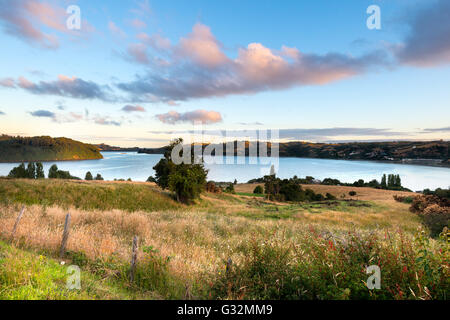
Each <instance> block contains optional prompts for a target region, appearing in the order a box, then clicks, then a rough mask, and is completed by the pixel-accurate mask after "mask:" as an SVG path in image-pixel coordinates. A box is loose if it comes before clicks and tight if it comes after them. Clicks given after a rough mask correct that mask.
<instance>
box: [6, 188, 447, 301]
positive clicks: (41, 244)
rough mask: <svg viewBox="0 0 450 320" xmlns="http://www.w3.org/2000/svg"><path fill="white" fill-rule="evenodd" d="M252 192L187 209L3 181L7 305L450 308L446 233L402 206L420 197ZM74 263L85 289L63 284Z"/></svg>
mask: <svg viewBox="0 0 450 320" xmlns="http://www.w3.org/2000/svg"><path fill="white" fill-rule="evenodd" d="M255 186H256V185H255V184H252V185H248V184H241V185H239V184H238V185H237V186H236V187H235V189H236V194H235V195H233V194H225V193H221V194H213V193H204V194H202V196H201V199H200V200H197V201H196V203H195V204H194V205H183V204H179V203H177V202H176V201H175V200H174V199H173V198H172V196H171V195H170V194H168V193H166V192H164V191H162V190H160V189H159V188H158V187H157V186H156V185H154V184H152V183H137V182H106V181H90V182H87V181H69V180H22V179H0V239H1V240H0V299H448V296H449V293H450V282H449V258H450V251H449V243H448V235H446V236H442V237H441V238H430V237H429V235H428V231H427V230H426V229H425V228H424V227H423V226H422V224H421V221H420V218H419V217H418V216H417V215H415V214H413V213H411V212H410V211H409V209H408V208H409V205H408V204H406V203H400V202H396V201H395V200H394V199H393V196H394V195H399V196H402V195H409V196H410V195H411V193H405V192H397V191H388V190H376V189H370V188H352V187H340V186H322V185H308V186H305V187H308V188H311V189H313V190H314V191H315V192H319V193H322V194H324V195H325V194H326V193H331V194H333V195H334V196H335V197H336V198H337V199H336V200H332V201H320V202H310V203H308V202H304V203H278V202H272V201H268V200H266V199H264V198H263V197H260V196H252V194H251V193H252V191H253V189H254V187H255ZM352 190H355V191H356V192H357V193H356V195H355V196H350V195H349V192H350V191H352ZM23 205H25V211H24V215H23V218H22V220H21V221H20V223H19V225H18V228H17V231H16V234H15V236H14V238H12V237H11V230H12V229H13V226H14V223H15V221H16V218H17V215H18V213H19V212H20V209H21V208H22V206H23ZM68 212H70V214H71V217H72V223H71V229H70V230H71V231H70V236H69V240H68V243H67V248H66V250H67V252H66V255H65V257H64V258H63V259H60V258H59V257H58V252H59V245H60V242H61V235H62V232H63V228H64V219H65V216H66V214H67V213H68ZM134 236H138V238H139V250H138V259H137V261H138V263H137V269H136V275H135V279H134V281H133V282H130V281H129V278H128V274H129V269H130V259H131V244H132V239H133V237H134ZM62 262H63V264H62ZM71 264H74V265H78V266H79V267H80V268H81V275H82V279H81V290H75V291H74V290H67V289H66V287H65V286H66V283H65V277H66V275H65V270H66V269H65V268H66V267H67V266H68V265H71ZM375 264H376V265H379V266H380V269H381V289H379V290H370V289H368V288H367V286H366V283H365V282H366V280H367V278H368V277H369V275H368V274H366V267H367V266H369V265H375ZM227 265H228V267H227Z"/></svg>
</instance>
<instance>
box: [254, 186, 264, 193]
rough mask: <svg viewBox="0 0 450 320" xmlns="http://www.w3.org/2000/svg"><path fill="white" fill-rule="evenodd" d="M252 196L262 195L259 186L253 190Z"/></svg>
mask: <svg viewBox="0 0 450 320" xmlns="http://www.w3.org/2000/svg"><path fill="white" fill-rule="evenodd" d="M253 193H254V194H263V193H264V190H263V188H262V187H261V186H256V187H255V189H254V190H253Z"/></svg>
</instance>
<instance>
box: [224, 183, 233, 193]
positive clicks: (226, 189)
mask: <svg viewBox="0 0 450 320" xmlns="http://www.w3.org/2000/svg"><path fill="white" fill-rule="evenodd" d="M225 192H226V193H232V194H235V193H236V191H234V184H232V183H230V184H229V185H228V186H227V187H226V188H225Z"/></svg>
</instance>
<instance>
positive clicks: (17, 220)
mask: <svg viewBox="0 0 450 320" xmlns="http://www.w3.org/2000/svg"><path fill="white" fill-rule="evenodd" d="M24 211H25V206H22V210H20V213H19V215H18V216H17V219H16V223H14V228H13V230H12V232H11V240H12V239H13V238H14V235H15V234H16V230H17V226H18V225H19V222H20V219H22V215H23V212H24Z"/></svg>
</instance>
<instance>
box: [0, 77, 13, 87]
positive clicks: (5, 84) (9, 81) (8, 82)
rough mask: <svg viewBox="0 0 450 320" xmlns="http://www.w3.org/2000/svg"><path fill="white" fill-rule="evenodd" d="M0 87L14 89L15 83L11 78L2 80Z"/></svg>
mask: <svg viewBox="0 0 450 320" xmlns="http://www.w3.org/2000/svg"><path fill="white" fill-rule="evenodd" d="M0 86H2V87H7V88H15V87H16V83H15V82H14V79H13V78H4V79H0Z"/></svg>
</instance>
